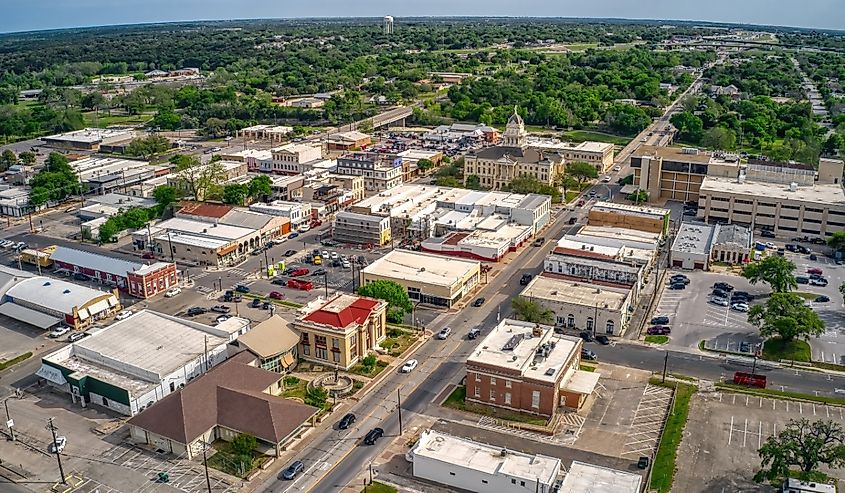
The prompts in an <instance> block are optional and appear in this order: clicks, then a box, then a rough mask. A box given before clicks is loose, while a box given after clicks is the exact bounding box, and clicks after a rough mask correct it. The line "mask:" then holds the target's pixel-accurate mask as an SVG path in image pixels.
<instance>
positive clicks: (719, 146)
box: [701, 127, 736, 151]
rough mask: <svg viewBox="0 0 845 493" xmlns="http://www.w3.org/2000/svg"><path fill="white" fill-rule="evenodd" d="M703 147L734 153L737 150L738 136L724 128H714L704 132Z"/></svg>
mask: <svg viewBox="0 0 845 493" xmlns="http://www.w3.org/2000/svg"><path fill="white" fill-rule="evenodd" d="M701 145H702V146H704V147H707V148H710V149H716V150H721V151H732V150H734V149H735V148H736V134H735V133H734V132H733V131H732V130H730V129H727V128H724V127H713V128H711V129H710V130H707V131H706V132H704V136H703V137H702V138H701Z"/></svg>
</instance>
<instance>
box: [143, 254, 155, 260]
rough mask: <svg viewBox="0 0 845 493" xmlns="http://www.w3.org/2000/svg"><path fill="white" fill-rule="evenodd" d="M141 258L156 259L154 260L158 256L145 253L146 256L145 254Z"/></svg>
mask: <svg viewBox="0 0 845 493" xmlns="http://www.w3.org/2000/svg"><path fill="white" fill-rule="evenodd" d="M141 258H144V259H154V258H156V256H155V254H154V253H153V252H144V254H143V255H141Z"/></svg>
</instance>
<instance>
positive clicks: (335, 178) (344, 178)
mask: <svg viewBox="0 0 845 493" xmlns="http://www.w3.org/2000/svg"><path fill="white" fill-rule="evenodd" d="M326 180H327V181H328V183H329V185H335V186H338V187H341V188H342V189H344V190H347V191H349V192H351V193H352V201H353V202H358V201H359V200H364V177H363V176H354V175H338V174H334V173H330V174H329V175H327V176H326Z"/></svg>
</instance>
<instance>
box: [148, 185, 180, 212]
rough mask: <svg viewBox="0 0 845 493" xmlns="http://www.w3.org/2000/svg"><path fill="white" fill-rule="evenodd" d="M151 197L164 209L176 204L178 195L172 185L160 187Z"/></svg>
mask: <svg viewBox="0 0 845 493" xmlns="http://www.w3.org/2000/svg"><path fill="white" fill-rule="evenodd" d="M153 197H155V199H156V202H157V203H158V204H159V205H160V206H161V208H162V209H166V208H167V206H169V205H170V204H172V203H174V202H176V199H178V198H179V193H178V192H177V190H176V187H174V186H173V185H162V186H160V187H158V188H156V189H155V190H154V191H153Z"/></svg>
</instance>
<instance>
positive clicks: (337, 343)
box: [332, 337, 340, 349]
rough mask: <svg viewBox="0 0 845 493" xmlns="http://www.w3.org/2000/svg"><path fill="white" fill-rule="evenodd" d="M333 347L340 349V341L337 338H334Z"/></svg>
mask: <svg viewBox="0 0 845 493" xmlns="http://www.w3.org/2000/svg"><path fill="white" fill-rule="evenodd" d="M332 347H333V348H335V349H337V348H339V347H340V339H338V338H337V337H332Z"/></svg>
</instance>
